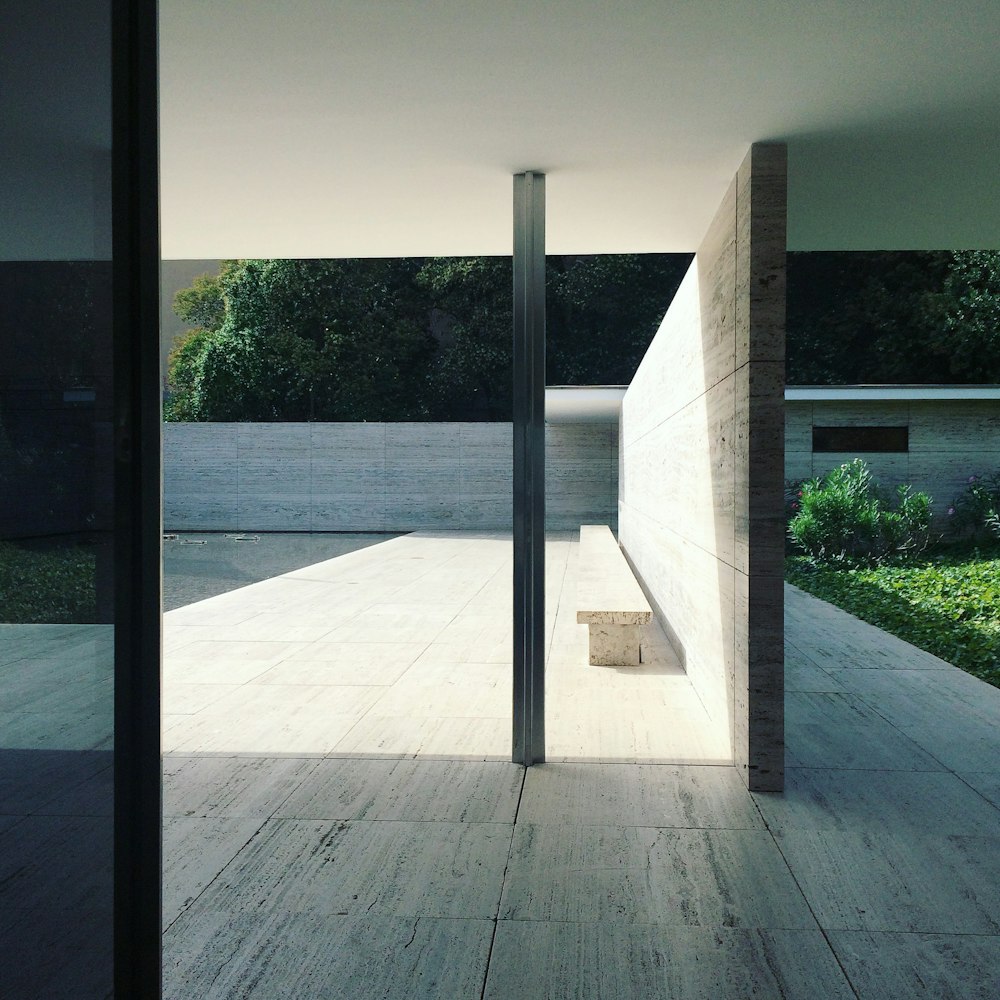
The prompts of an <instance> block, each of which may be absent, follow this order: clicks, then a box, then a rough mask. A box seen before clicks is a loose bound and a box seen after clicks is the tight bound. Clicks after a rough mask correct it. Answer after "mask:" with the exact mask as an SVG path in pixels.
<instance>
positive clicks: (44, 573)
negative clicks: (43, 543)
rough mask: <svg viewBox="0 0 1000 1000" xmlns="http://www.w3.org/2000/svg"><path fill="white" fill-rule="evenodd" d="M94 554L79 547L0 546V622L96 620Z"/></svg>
mask: <svg viewBox="0 0 1000 1000" xmlns="http://www.w3.org/2000/svg"><path fill="white" fill-rule="evenodd" d="M94 563H95V560H94V553H93V551H91V550H90V549H87V548H84V547H82V546H72V547H61V548H53V549H47V550H44V549H36V548H28V547H24V546H20V545H15V544H13V543H11V542H0V622H16V623H21V624H28V623H52V624H76V623H82V622H93V621H96V611H97V605H96V597H95V591H94V570H95V565H94Z"/></svg>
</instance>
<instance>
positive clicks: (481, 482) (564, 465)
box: [163, 423, 618, 531]
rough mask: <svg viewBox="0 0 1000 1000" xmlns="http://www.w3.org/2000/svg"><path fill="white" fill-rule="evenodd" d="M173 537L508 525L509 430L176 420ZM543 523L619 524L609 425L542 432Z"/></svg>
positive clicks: (167, 502) (170, 486) (169, 497)
mask: <svg viewBox="0 0 1000 1000" xmlns="http://www.w3.org/2000/svg"><path fill="white" fill-rule="evenodd" d="M163 431H164V436H163V478H164V487H163V493H164V500H163V503H164V515H163V517H164V526H165V528H166V529H167V530H174V531H193V530H209V531H211V530H229V531H235V530H238V531H413V530H419V529H427V528H438V529H440V528H457V529H465V530H468V529H475V528H483V529H490V530H503V531H508V530H510V527H511V517H512V511H511V469H512V462H513V457H512V447H513V443H512V433H511V426H510V424H484V423H448V424H432V423H396V424H385V423H371V424H349V423H330V424H326V423H312V424H293V423H273V424H236V423H218V424H200V423H199V424H174V423H168V424H165V425H164V428H163ZM545 443H546V461H547V475H546V482H547V487H546V504H547V524H548V527H550V528H553V529H558V528H562V529H566V528H578V527H579V525H580V524H588V523H595V522H596V523H604V524H611V525H614V524H615V522H616V518H617V509H616V507H617V496H618V439H617V427H616V426H615V425H614V424H605V423H591V424H569V423H561V424H553V425H550V426H548V427H547V428H546V436H545Z"/></svg>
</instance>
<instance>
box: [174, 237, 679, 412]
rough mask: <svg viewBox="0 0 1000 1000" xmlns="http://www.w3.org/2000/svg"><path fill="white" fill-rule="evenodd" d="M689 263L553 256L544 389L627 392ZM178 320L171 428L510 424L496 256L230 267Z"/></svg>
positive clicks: (507, 338)
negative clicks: (276, 423) (236, 423)
mask: <svg viewBox="0 0 1000 1000" xmlns="http://www.w3.org/2000/svg"><path fill="white" fill-rule="evenodd" d="M689 259H690V258H689V256H688V255H683V254H674V255H666V254H651V255H627V254H611V255H603V256H599V257H561V258H560V257H553V258H549V281H548V290H547V296H546V300H547V311H548V331H547V336H548V350H547V364H548V371H549V377H548V381H549V383H550V384H608V383H611V384H620V383H625V382H628V381H629V380H630V379H631V377H632V375H633V374H634V372H635V369H636V367H637V366H638V364H639V361H641V359H642V356H643V354H644V353H645V350H646V347H647V346H648V344H649V341H650V340H651V339H652V337H653V335H654V333H655V332H656V329H657V327H658V325H659V323H660V320H661V319H662V317H663V314H664V312H665V311H666V308H667V306H668V305H669V303H670V300H671V299H672V297H673V294H674V292H675V290H676V288H677V285H678V284H679V283H680V280H681V277H682V276H683V273H684V271H685V270H686V268H687V265H688V262H689ZM174 309H175V311H176V312H177V314H178V315H179V316H180V317H181V318H182V319H185V320H186V321H187V322H189V323H191V324H192V325H193V327H194V329H193V330H192V331H191V332H190V333H189V334H187V335H186V337H184V338H182V339H181V340H180V341H179V342H178V343H177V344H176V345H175V347H174V350H173V351H172V353H171V356H170V359H169V375H168V385H169V389H170V392H169V397H168V400H167V403H166V406H165V416H166V418H167V419H168V420H502V419H510V413H511V367H512V357H511V346H512V345H511V326H512V320H513V302H512V276H511V262H510V259H509V258H506V257H458V258H455V257H449V258H431V259H428V260H415V259H405V258H396V259H379V260H239V261H226V262H224V263H223V265H222V267H221V269H220V272H219V274H218V275H215V276H212V275H204V276H202V277H200V278H198V279H196V280H195V282H194V284H193V285H192V286H191V287H190V288H187V289H184V290H182V291H181V292H179V293H178V294H177V296H176V298H175V301H174Z"/></svg>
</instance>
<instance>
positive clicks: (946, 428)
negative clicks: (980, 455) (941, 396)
mask: <svg viewBox="0 0 1000 1000" xmlns="http://www.w3.org/2000/svg"><path fill="white" fill-rule="evenodd" d="M977 447H978V448H981V449H982V450H984V451H993V452H996V451H1000V400H996V399H981V400H980V399H970V400H958V399H948V400H914V401H913V402H912V403H910V452H911V454H912V453H915V452H950V451H973V450H975V449H976V448H977Z"/></svg>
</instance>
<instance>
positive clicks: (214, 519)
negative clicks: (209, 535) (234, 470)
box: [163, 475, 238, 531]
mask: <svg viewBox="0 0 1000 1000" xmlns="http://www.w3.org/2000/svg"><path fill="white" fill-rule="evenodd" d="M231 487H232V488H231V489H230V490H228V491H225V492H220V493H207V492H206V491H204V490H199V491H197V492H195V493H178V492H176V491H174V490H170V491H167V490H166V489H164V496H163V530H164V531H236V530H237V524H238V518H237V508H238V504H237V500H236V477H235V475H234V476H233V481H232V483H231Z"/></svg>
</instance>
